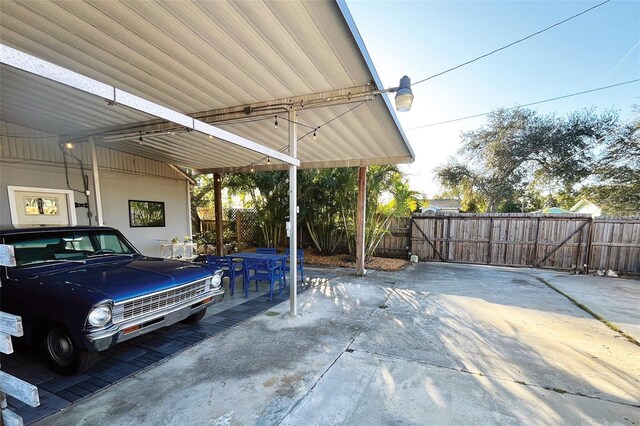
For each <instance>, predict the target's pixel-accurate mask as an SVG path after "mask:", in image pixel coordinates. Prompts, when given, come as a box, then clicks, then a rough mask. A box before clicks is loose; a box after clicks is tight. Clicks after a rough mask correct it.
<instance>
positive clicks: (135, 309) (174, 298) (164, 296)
mask: <svg viewBox="0 0 640 426" xmlns="http://www.w3.org/2000/svg"><path fill="white" fill-rule="evenodd" d="M206 281H207V280H206V279H204V280H199V281H195V282H193V283H190V284H186V285H183V286H180V287H176V288H172V289H170V290H165V291H160V292H157V293H153V294H150V295H147V296H142V297H138V298H135V299H131V300H126V301H124V302H120V303H117V304H116V305H115V306H114V308H113V322H114V323H119V322H122V321H128V320H131V319H134V318H137V317H141V316H143V315H147V314H151V313H154V312H158V311H162V310H165V309H167V308H171V307H173V306H175V305H180V304H181V303H183V302H185V301H188V300H191V299H194V298H196V297H197V296H199V295H201V294H204V293H206V291H207V284H206Z"/></svg>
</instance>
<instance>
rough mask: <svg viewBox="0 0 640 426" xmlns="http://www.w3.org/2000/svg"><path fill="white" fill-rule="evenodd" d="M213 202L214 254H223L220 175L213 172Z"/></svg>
mask: <svg viewBox="0 0 640 426" xmlns="http://www.w3.org/2000/svg"><path fill="white" fill-rule="evenodd" d="M213 202H214V212H215V219H216V255H217V256H224V247H223V246H224V235H223V231H222V177H221V176H220V173H214V174H213Z"/></svg>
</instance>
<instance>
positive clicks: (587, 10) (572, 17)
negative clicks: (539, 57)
mask: <svg viewBox="0 0 640 426" xmlns="http://www.w3.org/2000/svg"><path fill="white" fill-rule="evenodd" d="M610 1H611V0H605V1H603V2H602V3H599V4H597V5H595V6H592V7H590V8H589V9H586V10H583V11H582V12H580V13H577V14H575V15H573V16H570V17H568V18H567V19H564V20H562V21H560V22H556V23H555V24H553V25H550V26H548V27H546V28H543V29H542V30H540V31H536V32H535V33H533V34H529V35H528V36H526V37H523V38H521V39H519V40H516V41H514V42H511V43H509V44H507V45H505V46H502V47H499V48H497V49H495V50H492V51H491V52H489V53H485V54H484V55H481V56H478V57H477V58H474V59H471V60H470V61H467V62H464V63H462V64H460V65H456V66H455V67H453V68H449V69H447V70H444V71H442V72H439V73H438V74H434V75H432V76H429V77H427V78H423V79H422V80H418V81H416V82H415V83H413V84H412V85H411V86H412V87H413V86H415V85H416V84H420V83H423V82H425V81H427V80H431V79H432V78H435V77H439V76H441V75H443V74H446V73H448V72H451V71H453V70H457V69H458V68H461V67H464V66H465V65H469V64H470V63H472V62H476V61H478V60H480V59H482V58H486V57H487V56H490V55H493V54H494V53H497V52H500V51H501V50H504V49H507V48H509V47H511V46H513V45H515V44H518V43H521V42H523V41H525V40H528V39H530V38H531V37H535V36H537V35H538V34H542V33H543V32H545V31H548V30H550V29H551V28H554V27H557V26H558V25H562V24H564V23H565V22H568V21H570V20H572V19H574V18H577V17H578V16H580V15H584V14H585V13H587V12H589V11H591V10H593V9H596V8H598V7H600V6H602V5H604V4H606V3H609V2H610Z"/></svg>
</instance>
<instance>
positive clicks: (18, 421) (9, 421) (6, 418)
mask: <svg viewBox="0 0 640 426" xmlns="http://www.w3.org/2000/svg"><path fill="white" fill-rule="evenodd" d="M2 421H3V423H4V426H22V425H23V424H24V423H23V422H22V417H20V416H19V415H17V414H16V413H14V412H13V411H11V410H9V409H8V408H4V409H2Z"/></svg>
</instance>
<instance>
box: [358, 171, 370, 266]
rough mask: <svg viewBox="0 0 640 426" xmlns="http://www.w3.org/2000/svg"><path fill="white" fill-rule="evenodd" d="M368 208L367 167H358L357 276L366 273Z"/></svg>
mask: <svg viewBox="0 0 640 426" xmlns="http://www.w3.org/2000/svg"><path fill="white" fill-rule="evenodd" d="M366 209H367V167H366V166H363V167H360V168H358V206H357V209H356V276H358V277H361V276H363V275H364V273H365V270H364V256H365V248H364V243H365V238H364V237H365V226H366V224H365V214H366Z"/></svg>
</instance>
